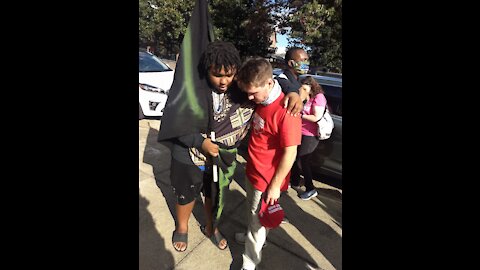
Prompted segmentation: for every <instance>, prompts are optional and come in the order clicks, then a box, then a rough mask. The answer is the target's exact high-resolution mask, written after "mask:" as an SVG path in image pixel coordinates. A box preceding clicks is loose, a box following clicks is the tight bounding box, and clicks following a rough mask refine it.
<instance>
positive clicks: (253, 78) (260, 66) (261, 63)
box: [237, 58, 273, 87]
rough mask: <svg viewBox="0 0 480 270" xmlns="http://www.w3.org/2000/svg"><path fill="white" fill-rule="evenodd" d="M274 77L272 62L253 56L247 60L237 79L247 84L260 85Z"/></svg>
mask: <svg viewBox="0 0 480 270" xmlns="http://www.w3.org/2000/svg"><path fill="white" fill-rule="evenodd" d="M272 77H273V69H272V65H271V64H270V62H268V61H267V60H266V59H264V58H253V59H250V60H248V61H247V62H245V63H244V64H243V65H242V67H241V68H240V70H239V71H238V73H237V80H238V81H239V82H240V83H243V84H246V85H249V84H251V85H253V86H255V87H259V86H262V85H265V83H267V80H268V79H269V78H272Z"/></svg>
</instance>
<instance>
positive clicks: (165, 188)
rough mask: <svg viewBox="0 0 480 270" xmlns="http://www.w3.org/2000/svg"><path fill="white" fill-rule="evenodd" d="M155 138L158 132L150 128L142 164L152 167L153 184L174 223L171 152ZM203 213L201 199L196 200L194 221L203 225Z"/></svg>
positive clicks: (174, 202) (174, 203)
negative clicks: (159, 191)
mask: <svg viewBox="0 0 480 270" xmlns="http://www.w3.org/2000/svg"><path fill="white" fill-rule="evenodd" d="M157 136H158V130H156V129H154V128H151V127H150V128H149V130H148V135H147V139H146V144H145V152H144V155H143V162H144V163H146V164H149V165H151V166H152V168H153V174H154V176H155V183H156V184H157V187H158V188H159V189H160V190H161V192H162V195H163V197H164V198H165V201H166V203H167V205H168V210H169V211H170V215H171V216H172V218H173V219H174V220H175V223H176V222H177V220H176V214H175V205H176V202H177V201H176V198H175V194H174V192H173V189H172V186H171V180H170V164H171V152H170V149H169V148H168V147H167V146H166V145H164V144H163V143H159V142H158V141H157ZM203 211H204V210H203V202H202V200H201V198H197V200H196V202H195V206H194V208H193V212H192V213H193V216H194V217H195V219H196V220H198V221H199V223H201V224H204V223H205V222H204V220H205V214H204V212H203ZM190 218H191V217H190ZM190 229H191V228H189V230H190ZM193 229H196V228H193Z"/></svg>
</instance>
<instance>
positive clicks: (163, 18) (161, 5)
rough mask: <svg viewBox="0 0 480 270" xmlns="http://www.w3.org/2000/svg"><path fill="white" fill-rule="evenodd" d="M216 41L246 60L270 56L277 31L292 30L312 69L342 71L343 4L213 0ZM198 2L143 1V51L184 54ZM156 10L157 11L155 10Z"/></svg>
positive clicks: (322, 0)
mask: <svg viewBox="0 0 480 270" xmlns="http://www.w3.org/2000/svg"><path fill="white" fill-rule="evenodd" d="M209 2H210V3H209V8H210V16H211V19H212V24H213V28H214V33H215V38H216V39H219V40H225V41H230V42H232V43H233V44H235V47H237V49H238V50H239V52H240V55H241V56H242V58H246V57H249V56H263V57H265V56H267V55H268V54H269V53H273V52H274V51H273V50H272V49H271V48H270V44H271V40H270V39H271V36H272V34H273V33H274V31H275V29H278V30H277V31H278V32H281V33H285V32H288V30H290V31H289V32H290V36H291V39H289V45H290V46H294V45H295V46H302V47H305V48H309V49H307V50H308V52H309V55H310V59H311V63H312V66H322V67H327V68H328V69H330V70H332V71H336V72H341V71H342V0H209ZM194 4H195V0H139V46H142V47H145V46H147V45H150V46H153V47H154V48H155V51H156V53H157V54H159V55H171V54H176V53H178V52H179V50H180V45H181V43H182V39H183V35H184V34H185V31H186V28H187V26H188V21H189V19H190V15H191V12H192V10H193V6H194ZM151 5H154V6H155V8H152V6H151Z"/></svg>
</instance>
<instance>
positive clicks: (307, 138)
mask: <svg viewBox="0 0 480 270" xmlns="http://www.w3.org/2000/svg"><path fill="white" fill-rule="evenodd" d="M301 84H302V87H301V88H300V97H301V98H302V100H304V101H305V104H304V106H303V110H302V112H301V115H302V144H301V145H300V146H299V147H298V153H297V158H296V161H295V164H294V165H293V168H292V179H291V185H292V187H294V188H297V189H298V188H299V184H300V172H303V178H304V180H305V192H303V193H302V194H300V195H299V197H300V198H301V199H302V200H310V199H311V198H313V197H315V196H317V195H318V193H317V190H316V189H315V186H314V185H313V181H312V170H311V168H310V158H311V156H312V153H313V151H314V150H315V148H317V145H318V143H319V140H318V138H317V137H316V134H317V129H318V125H317V123H316V122H317V121H318V120H320V119H321V118H322V116H323V113H324V112H325V108H326V106H327V99H326V98H325V95H324V91H323V89H322V87H321V86H320V84H318V82H317V81H316V80H315V79H314V78H313V77H311V76H307V77H305V78H304V79H302V80H301Z"/></svg>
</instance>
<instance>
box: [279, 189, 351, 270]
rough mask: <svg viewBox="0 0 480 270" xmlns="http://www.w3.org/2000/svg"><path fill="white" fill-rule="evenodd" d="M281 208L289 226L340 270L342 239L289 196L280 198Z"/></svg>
mask: <svg viewBox="0 0 480 270" xmlns="http://www.w3.org/2000/svg"><path fill="white" fill-rule="evenodd" d="M317 204H318V203H317ZM282 207H283V209H284V210H285V213H288V216H289V221H290V224H291V225H293V226H295V227H296V228H297V230H298V231H300V232H301V233H302V234H303V235H304V237H305V238H306V239H307V240H308V241H309V242H310V243H311V244H312V245H313V246H314V247H315V248H316V249H317V250H318V251H320V252H321V253H322V254H323V256H325V258H326V259H327V260H328V261H329V262H330V263H331V264H332V265H333V266H334V267H335V269H342V256H341V254H342V252H341V247H342V237H341V236H340V235H338V233H337V232H336V231H334V230H333V229H332V228H331V227H330V226H329V225H328V224H326V223H324V222H323V221H321V220H319V219H318V218H317V217H314V216H312V215H311V214H309V213H307V212H305V211H304V210H303V209H302V208H300V207H299V206H298V205H297V203H296V202H295V201H294V200H293V199H292V198H291V197H290V196H283V197H282ZM322 208H324V207H323V206H322ZM337 223H338V222H337ZM299 256H302V255H299ZM307 261H308V260H307Z"/></svg>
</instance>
